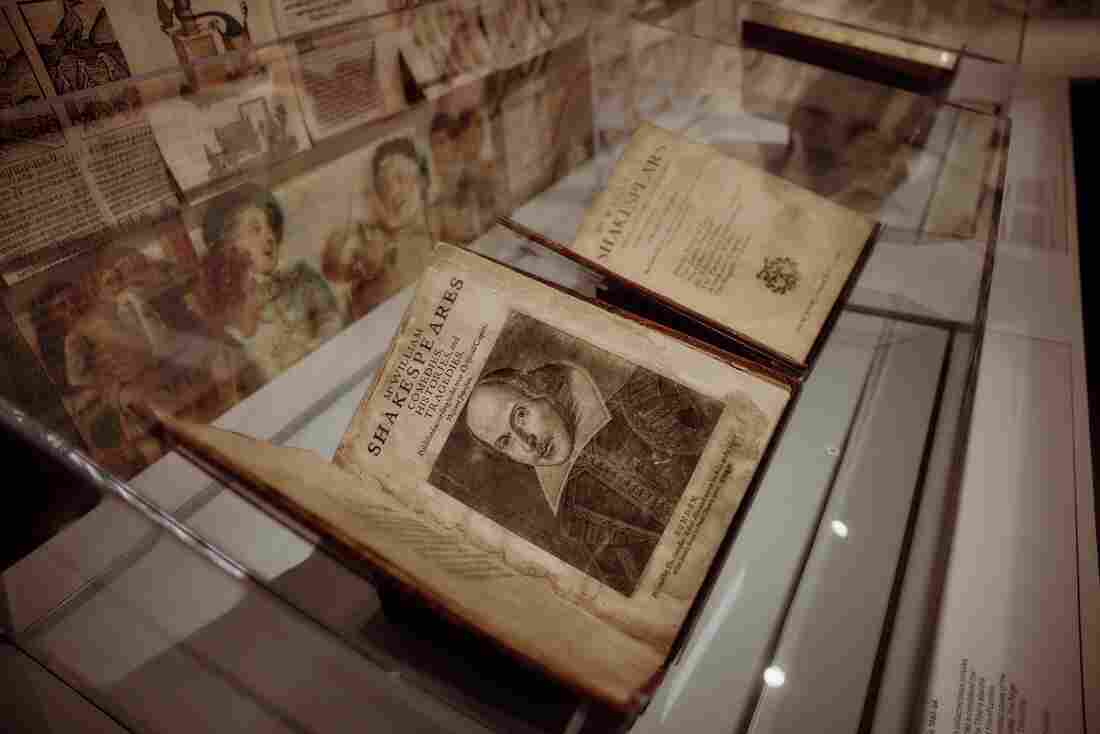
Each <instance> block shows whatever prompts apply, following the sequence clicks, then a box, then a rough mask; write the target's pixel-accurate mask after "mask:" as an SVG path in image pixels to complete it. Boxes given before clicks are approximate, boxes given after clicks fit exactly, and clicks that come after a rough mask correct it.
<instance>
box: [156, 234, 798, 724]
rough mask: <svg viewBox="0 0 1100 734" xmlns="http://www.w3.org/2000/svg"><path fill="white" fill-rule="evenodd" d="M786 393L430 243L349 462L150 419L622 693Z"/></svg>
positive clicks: (716, 535) (638, 677)
mask: <svg viewBox="0 0 1100 734" xmlns="http://www.w3.org/2000/svg"><path fill="white" fill-rule="evenodd" d="M788 399H789V392H788V389H787V388H785V387H782V386H779V385H777V384H775V383H772V382H769V381H766V380H765V379H763V378H760V377H757V376H754V375H752V374H750V373H747V372H743V371H741V370H740V369H739V368H736V367H733V366H731V365H729V364H727V363H725V362H722V361H720V360H718V359H716V358H714V357H712V356H710V355H709V354H706V353H703V352H701V351H698V350H697V349H695V348H693V347H690V346H688V345H686V344H684V343H682V342H679V341H677V340H675V339H673V338H671V337H668V336H665V335H663V334H660V333H657V332H655V331H653V330H652V329H650V328H648V327H646V326H643V325H641V324H639V323H635V322H633V321H628V320H625V319H623V318H621V317H618V316H615V315H612V314H610V313H608V312H606V311H604V310H603V309H600V308H598V307H596V306H593V305H591V304H588V303H586V302H583V301H580V300H577V299H575V298H573V297H571V296H567V295H564V294H562V293H561V292H559V291H557V290H555V289H552V288H550V287H548V286H544V285H542V284H539V283H536V282H535V281H532V280H531V279H529V278H527V277H525V276H523V275H519V274H517V273H514V272H513V271H510V270H508V269H506V268H504V267H502V266H499V265H496V264H493V263H491V262H490V261H488V260H485V259H483V258H481V257H479V256H477V255H474V254H472V253H469V252H466V251H464V250H460V249H458V248H455V247H452V246H449V245H439V246H438V249H437V257H436V259H435V261H434V263H433V265H432V266H430V267H429V269H428V270H427V271H426V273H425V275H424V277H423V278H422V280H421V283H420V285H419V287H418V289H417V292H416V294H415V296H414V299H413V303H412V305H411V306H410V308H409V311H408V312H407V313H406V316H405V318H404V320H403V321H402V324H401V328H400V330H399V332H398V334H397V336H396V338H395V340H394V342H393V344H392V345H391V349H390V353H389V355H388V357H387V359H386V363H385V366H384V367H383V369H382V371H381V373H380V374H379V376H378V379H377V380H376V382H375V385H374V386H373V387H372V389H371V391H370V393H369V395H368V396H367V398H366V399H365V400H364V402H363V404H362V406H361V407H360V409H359V411H358V413H357V414H356V417H355V418H354V420H353V422H352V424H351V426H350V427H349V429H348V432H347V433H346V435H345V438H344V441H343V442H342V445H341V447H340V449H339V450H338V452H337V464H339V465H341V466H342V467H343V468H341V467H340V466H334V465H332V464H328V463H326V462H324V461H323V460H321V459H320V457H318V456H316V455H315V454H311V453H309V452H304V451H300V450H296V449H283V448H278V447H274V446H271V445H269V444H265V443H263V442H259V441H255V440H252V439H249V438H246V437H243V436H239V435H235V434H232V433H228V432H225V431H219V430H217V429H213V428H209V427H206V426H200V425H198V424H195V423H191V422H186V421H182V420H179V419H177V418H172V417H169V416H168V415H167V414H163V413H162V414H161V415H160V419H161V422H162V423H163V424H164V425H165V426H166V427H167V428H168V429H169V430H170V431H171V432H172V433H174V434H176V436H177V437H178V438H179V439H181V440H182V442H183V443H184V444H186V445H188V446H189V447H191V448H192V450H197V451H198V452H199V453H200V454H202V455H203V456H204V457H205V458H206V459H207V460H213V461H214V462H215V463H216V464H220V465H221V466H222V467H223V468H228V469H230V470H231V471H233V472H235V473H236V474H238V475H239V476H242V477H244V478H245V479H247V480H248V481H249V483H250V484H251V485H252V486H254V487H255V488H256V489H257V490H258V491H259V492H260V493H261V494H263V495H265V496H266V497H267V498H269V499H271V500H273V501H274V502H276V503H277V504H279V505H281V506H282V507H284V508H287V509H289V510H290V511H291V512H292V513H293V514H295V515H296V516H297V517H298V518H299V519H301V520H304V521H306V522H307V523H308V524H310V526H311V527H313V528H314V529H316V530H318V531H319V532H320V533H321V534H322V535H323V537H325V538H328V539H331V540H335V541H337V542H339V543H340V544H342V545H343V546H344V547H345V548H346V549H348V550H351V551H354V552H357V553H360V554H363V555H365V556H367V557H368V558H370V559H371V560H372V561H373V562H374V563H375V564H377V565H379V566H381V567H382V568H384V569H385V570H386V571H388V572H389V573H391V574H393V575H394V576H395V577H397V578H398V579H399V580H401V581H402V582H403V583H405V584H406V585H407V586H409V587H411V588H412V589H415V590H416V591H417V592H418V593H420V594H421V595H423V596H425V597H426V598H427V599H428V600H429V601H430V602H432V603H433V604H435V605H437V606H439V607H441V608H442V609H444V610H446V612H448V613H449V614H450V615H452V616H454V617H456V618H459V619H461V620H463V621H464V622H465V623H467V624H470V625H472V626H474V627H475V628H477V629H478V630H480V631H481V632H483V633H485V634H487V635H489V636H491V637H492V638H494V639H495V640H497V641H498V642H499V643H500V644H502V645H504V646H505V647H507V648H509V649H510V650H512V651H513V652H514V653H515V654H517V655H519V656H521V657H523V658H526V659H527V660H528V661H530V662H532V663H534V664H535V665H537V666H539V667H541V668H543V669H545V670H547V671H549V672H550V673H552V674H553V675H555V676H557V677H558V678H560V679H562V680H564V681H566V682H568V683H570V684H572V685H573V686H576V687H578V688H581V689H583V690H585V691H588V692H590V693H591V694H593V695H596V696H598V697H599V698H601V699H603V700H605V701H608V702H609V703H612V704H614V705H616V706H619V707H621V708H624V709H625V708H631V707H633V706H635V705H636V704H637V703H638V702H639V700H640V699H639V694H640V693H641V692H642V691H644V690H645V688H646V686H647V685H648V684H649V683H650V682H651V681H653V679H654V677H655V676H656V675H658V674H659V672H660V669H661V666H662V665H663V664H664V662H665V660H666V657H667V655H668V652H669V650H670V648H671V645H672V642H673V640H674V638H675V636H676V634H677V631H678V630H679V628H680V625H681V624H682V622H683V621H684V618H685V616H686V614H687V612H688V609H689V607H690V605H691V603H692V600H693V599H694V597H695V595H696V593H697V592H698V591H699V589H700V586H701V585H702V582H703V579H704V576H705V574H706V572H707V569H708V567H709V565H710V563H711V561H712V559H713V555H714V552H715V549H716V547H717V545H718V544H719V542H720V541H721V539H722V538H723V536H724V535H725V533H726V531H727V529H728V527H729V524H730V521H731V519H732V517H733V514H734V512H735V510H736V509H737V507H738V506H739V504H740V503H741V501H742V499H743V497H744V494H745V491H746V490H747V488H748V485H749V482H750V480H751V479H752V477H753V474H754V473H755V471H756V468H757V466H758V464H759V462H760V459H761V456H762V455H763V452H764V450H765V447H766V446H767V444H768V441H769V440H770V437H771V435H772V432H773V431H774V429H775V425H776V423H777V421H778V420H779V417H780V414H781V413H782V411H783V408H784V406H785V405H786V403H787V400H788Z"/></svg>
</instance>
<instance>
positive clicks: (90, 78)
mask: <svg viewBox="0 0 1100 734" xmlns="http://www.w3.org/2000/svg"><path fill="white" fill-rule="evenodd" d="M19 12H20V14H21V15H22V16H23V20H24V21H25V22H26V24H27V27H28V28H29V29H30V32H31V35H32V36H33V37H34V41H35V45H36V46H37V47H38V53H39V55H40V56H41V57H42V63H43V64H44V65H45V67H46V70H47V71H48V72H49V75H50V79H51V80H52V81H53V86H54V90H55V91H56V92H57V93H58V94H59V95H60V94H68V93H70V92H76V91H79V90H81V89H89V88H91V87H96V86H99V85H101V84H107V83H109V82H115V81H118V80H120V79H126V78H127V77H129V76H130V67H129V65H128V64H127V62H126V57H125V56H124V55H123V53H122V47H121V46H120V45H119V43H118V39H117V38H116V37H115V30H114V28H113V27H112V26H111V20H110V18H109V17H108V16H107V10H106V8H104V7H103V5H102V4H101V3H100V2H99V0H27V1H25V2H20V3H19Z"/></svg>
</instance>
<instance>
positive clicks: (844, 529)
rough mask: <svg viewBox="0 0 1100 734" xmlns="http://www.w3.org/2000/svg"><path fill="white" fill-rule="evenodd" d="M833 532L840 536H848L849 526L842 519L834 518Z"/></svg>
mask: <svg viewBox="0 0 1100 734" xmlns="http://www.w3.org/2000/svg"><path fill="white" fill-rule="evenodd" d="M832 527H833V532H834V533H835V534H836V535H837V536H838V537H840V538H847V537H848V526H847V525H845V524H844V523H842V522H841V521H840V520H833V523H832Z"/></svg>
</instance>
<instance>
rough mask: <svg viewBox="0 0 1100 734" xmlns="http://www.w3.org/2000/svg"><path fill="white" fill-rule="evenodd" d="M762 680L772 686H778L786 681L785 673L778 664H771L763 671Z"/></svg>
mask: <svg viewBox="0 0 1100 734" xmlns="http://www.w3.org/2000/svg"><path fill="white" fill-rule="evenodd" d="M764 682H765V683H767V684H768V685H769V686H771V687H772V688H779V686H781V685H783V684H784V683H786V682H787V674H786V673H784V672H783V669H782V668H780V667H779V666H778V665H773V666H771V667H770V668H768V669H767V670H765V671H764Z"/></svg>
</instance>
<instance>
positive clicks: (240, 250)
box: [191, 185, 344, 382]
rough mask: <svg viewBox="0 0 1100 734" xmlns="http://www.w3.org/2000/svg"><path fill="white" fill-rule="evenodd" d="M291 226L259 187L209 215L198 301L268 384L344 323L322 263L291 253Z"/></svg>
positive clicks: (221, 202)
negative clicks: (286, 244)
mask: <svg viewBox="0 0 1100 734" xmlns="http://www.w3.org/2000/svg"><path fill="white" fill-rule="evenodd" d="M285 227H286V222H285V214H284V210H283V205H282V204H281V203H280V202H279V201H277V200H276V199H275V197H274V196H273V195H272V194H271V192H269V191H267V190H265V189H262V188H260V187H258V186H254V185H245V186H242V187H239V188H237V189H234V190H232V191H230V192H229V193H228V194H226V195H225V196H222V197H220V198H219V199H217V200H216V201H215V202H214V203H213V204H212V205H211V206H210V208H209V209H208V210H207V212H206V216H205V218H204V219H203V238H204V239H205V242H206V247H207V251H206V253H205V255H204V256H203V258H202V265H201V268H200V270H201V276H200V279H199V284H198V288H197V290H196V293H195V297H194V298H193V299H192V300H191V304H192V305H193V306H194V307H195V310H196V311H197V313H198V314H199V315H200V316H201V318H202V319H203V321H204V322H205V323H206V325H207V328H208V329H209V330H211V331H212V332H214V333H217V334H219V335H220V336H224V337H226V338H228V339H230V340H232V341H234V342H236V343H237V344H240V345H241V346H242V347H243V348H244V350H245V351H246V352H247V353H248V355H249V356H250V357H251V359H253V360H254V362H255V364H256V366H257V368H258V369H259V371H260V373H261V375H262V380H263V381H265V382H266V381H267V380H270V379H272V378H273V377H275V376H276V375H278V374H280V373H281V372H283V371H285V370H286V369H288V368H289V367H291V366H292V365H294V364H295V363H297V362H298V360H300V359H301V358H302V357H305V356H306V355H307V354H309V353H311V352H312V351H314V350H315V349H317V347H319V346H320V345H321V344H322V343H323V342H325V341H326V340H328V339H329V338H330V337H332V336H333V335H335V334H336V333H337V332H338V331H339V330H340V328H341V327H342V326H343V322H344V319H343V315H342V313H341V311H340V308H339V304H338V303H337V300H336V296H335V294H334V293H333V292H332V288H331V287H330V286H329V284H328V283H327V282H326V281H325V279H324V278H323V277H322V276H321V274H320V273H319V272H317V270H316V268H315V267H314V266H312V265H311V264H309V263H308V262H306V261H304V260H297V261H293V262H291V261H288V259H287V258H285V257H284V256H283V253H282V248H283V239H284V232H285Z"/></svg>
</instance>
